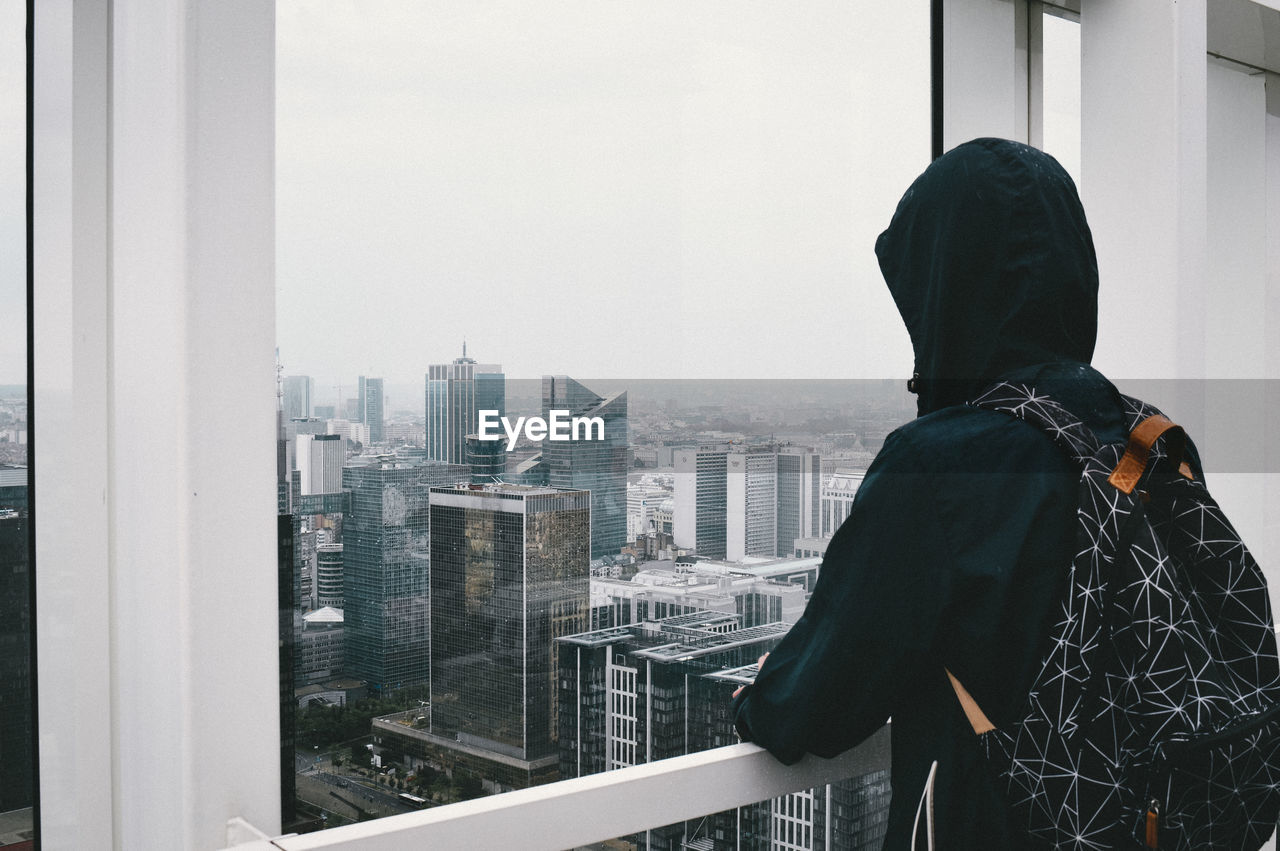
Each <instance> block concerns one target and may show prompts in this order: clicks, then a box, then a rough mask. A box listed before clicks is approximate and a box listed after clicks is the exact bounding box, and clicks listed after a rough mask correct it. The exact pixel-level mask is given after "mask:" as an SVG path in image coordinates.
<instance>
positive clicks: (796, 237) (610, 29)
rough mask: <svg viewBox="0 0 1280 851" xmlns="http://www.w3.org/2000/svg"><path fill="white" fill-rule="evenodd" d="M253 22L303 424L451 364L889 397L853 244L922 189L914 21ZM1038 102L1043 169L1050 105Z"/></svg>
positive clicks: (13, 62)
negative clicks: (272, 93) (339, 399)
mask: <svg viewBox="0 0 1280 851" xmlns="http://www.w3.org/2000/svg"><path fill="white" fill-rule="evenodd" d="M277 9H278V56H277V61H278V66H277V68H278V70H277V82H276V85H277V104H278V113H277V156H276V162H277V175H278V185H277V189H278V194H277V213H278V215H277V244H278V261H279V262H278V266H277V276H278V301H277V316H278V320H277V326H278V329H279V343H280V348H281V359H282V361H283V363H284V365H285V371H286V373H307V374H311V375H313V376H315V377H316V378H317V385H318V386H317V391H318V393H317V395H318V396H319V397H321V399H324V398H325V397H327V396H329V395H330V391H331V388H332V385H333V384H336V383H338V382H342V383H343V384H344V385H350V386H354V378H355V376H356V375H359V374H365V375H382V376H385V377H386V378H387V379H388V380H389V381H390V382H392V383H406V384H408V383H415V382H419V381H421V376H422V373H423V372H424V370H425V367H426V366H427V365H428V364H430V363H439V362H443V361H447V360H449V359H451V358H453V357H456V356H457V355H458V354H459V353H460V349H461V344H462V339H463V338H464V337H465V338H466V339H467V341H468V347H469V353H470V354H472V355H473V356H475V357H477V358H478V359H480V360H481V361H486V362H499V363H502V364H503V365H504V367H505V368H506V370H507V373H508V374H509V375H513V376H517V377H534V376H537V375H540V374H542V373H545V372H556V373H570V374H576V375H580V376H611V377H644V378H686V377H697V378H708V377H715V378H723V377H752V378H778V377H789V376H800V377H809V378H847V377H855V378H856V377H873V378H881V377H899V376H906V375H907V374H908V373H909V372H910V366H911V356H910V345H909V342H908V340H907V336H906V333H905V331H904V330H903V329H902V327H901V323H900V322H899V320H898V317H897V314H896V312H895V311H894V309H893V306H892V302H891V300H890V298H889V296H888V293H887V291H886V290H885V288H884V285H883V283H882V281H881V279H880V274H879V271H878V269H877V267H876V264H875V257H874V253H873V250H872V246H873V244H874V241H875V237H876V235H877V234H879V232H880V231H881V230H882V229H883V228H884V226H885V225H886V224H887V223H888V220H889V217H890V215H891V213H892V211H893V207H894V205H895V204H896V202H897V199H898V198H899V197H900V195H901V193H902V191H903V189H905V187H906V186H907V185H908V184H909V183H910V181H911V180H912V179H913V178H914V177H915V175H916V174H918V173H919V171H920V170H921V169H923V167H924V166H925V165H926V164H927V161H928V155H929V121H928V118H929V75H928V44H929V42H928V4H927V3H924V2H915V3H910V4H884V3H878V2H870V0H865V2H858V3H851V2H848V0H831V2H822V0H808V2H806V3H804V4H801V5H794V4H764V3H743V2H738V0H734V2H719V1H718V0H715V1H713V0H699V2H696V3H690V2H687V1H686V0H679V2H670V0H650V2H644V3H641V2H625V3H624V2H613V3H602V2H594V1H593V2H578V3H570V2H566V3H556V4H547V3H527V2H526V3H510V2H492V3H486V4H483V5H481V4H474V3H469V2H461V0H450V2H436V3H429V2H424V0H402V1H401V2H391V1H390V0H383V2H368V0H362V2H341V0H323V2H317V0H279V2H278V3H277ZM22 16H23V8H22V3H21V2H19V0H0V20H3V22H4V26H3V34H2V35H0V38H3V39H5V41H4V43H3V44H0V128H3V130H2V131H0V256H3V257H4V258H5V262H4V263H3V264H2V268H0V305H3V310H0V384H4V383H21V382H22V381H23V380H24V374H25V337H24V322H23V310H22V305H23V292H24V270H23V266H22V263H21V258H22V256H23V255H22V251H23V233H24V231H23V203H22V200H23V168H24V164H23V138H22V134H21V127H22V92H23V85H22V81H23V63H22V53H23V51H22ZM1050 26H1052V23H1051V24H1050ZM1063 26H1065V27H1066V31H1067V32H1070V31H1071V27H1072V25H1063ZM1054 43H1055V42H1053V40H1052V38H1051V33H1050V32H1049V31H1048V30H1047V32H1046V65H1047V66H1054V67H1056V62H1057V60H1055V59H1054V57H1053V55H1052V53H1053V46H1054ZM1058 43H1059V44H1060V42H1058ZM1065 48H1066V55H1067V56H1068V57H1069V55H1070V53H1071V51H1072V50H1074V51H1075V52H1076V55H1077V56H1078V50H1079V48H1078V41H1076V42H1075V43H1074V46H1073V44H1072V42H1071V40H1070V39H1068V40H1067V42H1066V44H1065ZM1069 65H1070V63H1068V66H1069ZM1045 76H1046V81H1047V84H1046V91H1045V102H1046V132H1047V134H1048V133H1049V132H1051V131H1052V130H1053V127H1054V126H1056V125H1055V121H1057V123H1058V124H1065V126H1066V128H1067V132H1066V134H1065V137H1066V139H1067V140H1068V142H1069V141H1070V138H1071V133H1072V132H1073V131H1074V132H1077V133H1078V129H1076V128H1078V124H1077V125H1075V127H1073V121H1078V119H1075V118H1074V116H1078V109H1079V107H1078V89H1077V88H1076V86H1077V85H1078V83H1075V82H1074V81H1073V80H1070V79H1067V80H1064V83H1065V85H1061V86H1057V87H1055V86H1054V81H1057V80H1062V79H1063V78H1062V75H1061V73H1059V72H1056V71H1051V70H1047V71H1046V75H1045ZM1064 93H1065V96H1064ZM1055 116H1056V118H1055ZM1047 140H1048V136H1047ZM1063 144H1064V143H1062V142H1059V143H1058V147H1059V148H1061V147H1062V146H1063ZM1047 147H1049V149H1050V150H1051V151H1055V152H1056V153H1058V154H1059V155H1060V156H1061V157H1062V158H1063V160H1064V164H1067V165H1068V167H1069V168H1071V169H1072V170H1073V171H1075V170H1076V169H1075V168H1074V162H1072V159H1073V157H1074V159H1075V160H1076V161H1078V143H1076V145H1075V148H1076V150H1074V151H1072V150H1070V147H1071V145H1070V144H1066V147H1067V148H1068V150H1066V151H1065V152H1064V151H1062V150H1056V149H1055V146H1054V144H1048V145H1047ZM344 395H345V394H344Z"/></svg>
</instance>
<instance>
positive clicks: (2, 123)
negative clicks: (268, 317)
mask: <svg viewBox="0 0 1280 851" xmlns="http://www.w3.org/2000/svg"><path fill="white" fill-rule="evenodd" d="M25 28H26V8H25V5H24V4H23V3H21V2H18V0H2V2H0V40H2V45H0V257H3V258H4V262H3V263H0V845H9V844H18V843H22V842H27V841H31V840H32V839H33V836H34V826H33V822H32V808H33V806H34V804H35V762H34V753H35V735H34V731H35V727H34V724H33V722H32V707H33V692H32V683H33V681H34V678H33V671H32V661H31V647H32V645H31V608H30V603H31V583H32V574H31V567H32V565H31V557H30V552H31V547H30V528H31V514H30V505H31V502H30V498H29V493H30V481H29V477H28V474H27V473H28V467H27V442H28V436H29V431H28V427H27V422H28V411H27V399H28V395H27V271H26V267H27V264H26V256H27V245H26V236H27V218H26V208H25V203H24V199H25V198H26V134H25V132H24V128H25V127H26V125H27V119H26V55H27V50H26V44H25Z"/></svg>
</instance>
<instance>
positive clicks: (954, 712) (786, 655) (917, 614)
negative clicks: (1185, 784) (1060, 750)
mask: <svg viewBox="0 0 1280 851" xmlns="http://www.w3.org/2000/svg"><path fill="white" fill-rule="evenodd" d="M876 254H877V256H878V258H879V262H880V268H881V271H882V272H883V274H884V278H885V281H886V282H887V283H888V285H889V289H890V291H891V293H892V294H893V298H894V300H895V302H896V303H897V306H898V310H899V312H900V313H901V314H902V318H903V320H904V321H905V323H906V326H907V329H908V331H909V332H910V336H911V343H912V347H913V349H914V353H915V377H914V378H913V379H912V381H911V387H912V389H913V390H914V392H916V394H917V396H918V417H917V419H915V420H914V421H912V422H911V423H909V424H907V425H905V426H903V427H901V428H899V429H898V430H896V431H894V432H893V433H892V434H890V435H889V437H888V438H886V440H885V443H884V447H883V448H882V449H881V451H880V453H879V454H878V455H877V456H876V459H875V461H874V463H873V464H872V465H871V467H870V469H868V470H867V474H866V477H865V479H864V480H863V483H862V485H861V487H860V488H859V490H858V494H857V497H856V498H855V500H854V504H853V510H852V513H851V514H850V515H849V517H848V519H847V520H846V521H845V523H844V524H843V525H842V526H841V527H840V529H839V530H838V531H837V532H836V534H835V535H834V536H833V537H832V539H831V542H830V544H829V546H828V548H827V552H826V556H825V558H824V559H823V562H822V568H821V572H820V575H819V579H818V583H817V585H816V587H815V588H814V592H813V596H812V598H811V599H810V601H809V604H808V607H807V608H806V610H805V613H804V616H803V617H802V618H801V619H800V620H799V622H798V623H796V625H795V626H794V627H793V628H792V629H791V631H790V632H789V633H788V634H787V635H786V637H785V638H784V639H783V640H782V641H781V642H780V644H779V645H778V647H777V649H776V650H774V651H773V653H771V654H770V655H769V656H768V657H767V659H766V660H765V661H764V664H763V665H762V667H761V669H760V672H759V674H758V676H757V677H756V680H755V682H754V684H753V685H750V686H747V687H746V688H744V689H742V690H740V692H739V693H738V694H737V695H736V696H735V698H734V710H735V717H736V724H737V728H738V732H739V735H740V736H741V737H742V738H743V739H744V740H746V741H755V742H757V743H759V744H760V745H762V746H764V747H765V748H767V749H768V750H769V751H771V752H772V753H773V754H774V755H775V756H777V757H778V758H779V759H780V760H781V761H783V762H785V763H792V762H795V761H796V760H798V759H800V757H802V756H803V755H804V754H806V753H812V754H816V755H818V756H821V757H831V756H835V755H836V754H838V753H841V752H843V751H845V750H847V749H849V748H850V747H852V746H854V745H856V744H858V743H859V742H861V741H862V740H863V739H866V738H867V737H868V736H870V735H871V734H872V733H874V732H875V731H876V730H877V729H878V728H879V727H880V726H881V725H883V724H884V723H885V722H886V721H887V720H888V719H889V718H890V716H892V719H893V723H892V727H891V735H892V786H893V797H892V803H891V805H890V813H889V824H888V828H887V830H888V833H887V838H886V842H885V847H886V848H892V849H900V848H908V847H910V845H911V840H912V832H913V822H914V820H915V816H916V809H917V805H918V804H919V802H920V800H921V796H922V792H923V790H924V787H925V783H926V779H927V777H928V774H929V771H930V767H931V765H932V764H933V763H934V761H937V764H938V767H937V776H936V781H935V785H934V794H935V799H934V813H935V837H936V844H937V847H938V848H947V849H963V848H983V849H998V848H1025V847H1027V846H1028V844H1029V843H1028V841H1027V837H1026V836H1025V835H1023V834H1019V832H1018V831H1017V830H1016V829H1015V828H1014V826H1012V825H1011V824H1010V823H1009V820H1008V817H1007V813H1006V805H1005V802H1004V800H1003V797H1002V793H1001V792H1000V791H999V790H998V789H997V787H996V786H995V784H994V783H993V779H992V776H991V771H990V770H989V769H988V767H987V766H986V765H985V764H984V763H983V761H982V760H983V757H982V754H981V753H980V751H979V748H978V744H977V738H976V736H975V734H974V732H973V729H972V727H971V725H970V722H969V721H968V719H967V718H966V716H965V713H964V711H963V709H962V708H961V705H960V702H959V700H958V699H957V696H956V693H955V691H954V690H953V688H952V686H951V684H950V682H949V680H948V678H947V674H946V671H947V670H950V671H951V672H952V673H953V674H954V675H955V677H956V678H957V679H958V680H959V682H960V683H962V684H963V685H964V686H965V687H966V688H967V690H968V691H969V693H970V694H971V695H972V696H973V698H974V700H975V701H976V702H977V704H978V706H979V707H981V709H982V710H983V712H984V713H985V714H986V716H987V717H988V718H989V719H990V720H991V722H992V723H994V724H996V725H997V726H999V725H1001V724H1007V723H1009V722H1012V721H1014V720H1016V716H1017V714H1018V712H1019V709H1020V705H1021V703H1022V701H1023V700H1024V699H1025V697H1026V695H1027V692H1028V690H1029V689H1030V687H1031V683H1032V680H1033V678H1034V677H1035V675H1036V673H1037V671H1038V669H1039V666H1040V662H1041V660H1042V658H1043V657H1044V653H1045V650H1046V648H1045V647H1044V643H1045V640H1046V636H1047V633H1048V629H1049V626H1050V620H1051V618H1052V614H1053V610H1054V606H1055V603H1057V602H1058V601H1059V600H1060V598H1061V595H1062V594H1063V593H1065V590H1066V585H1065V581H1066V578H1067V569H1068V567H1069V565H1070V561H1071V557H1072V555H1073V554H1074V546H1073V545H1074V541H1075V532H1076V508H1077V505H1076V492H1077V491H1076V488H1077V484H1078V482H1079V476H1080V471H1079V469H1078V468H1076V467H1075V465H1074V464H1073V463H1072V462H1071V461H1070V459H1068V458H1067V456H1066V455H1065V454H1064V453H1063V452H1062V450H1060V449H1058V448H1057V447H1056V446H1055V445H1054V444H1053V442H1052V440H1051V439H1050V438H1049V437H1048V436H1046V435H1045V434H1044V433H1042V432H1041V431H1040V430H1039V429H1037V428H1036V427H1034V426H1032V425H1029V424H1028V423H1024V422H1022V421H1020V420H1018V419H1015V418H1013V417H1010V416H1007V415H1005V414H1002V413H998V412H994V411H989V410H983V409H979V408H975V407H971V406H967V405H966V404H965V403H966V401H968V400H970V399H973V398H975V397H976V396H977V395H979V394H980V392H981V391H982V390H984V389H985V388H986V387H988V386H989V385H991V384H992V383H994V382H995V381H997V380H1000V379H1003V380H1013V381H1017V382H1022V383H1026V384H1030V385H1032V386H1034V387H1036V388H1037V390H1038V391H1040V392H1043V393H1045V394H1047V395H1049V396H1051V397H1053V398H1054V399H1056V400H1057V401H1058V402H1060V403H1061V404H1062V405H1063V406H1065V407H1066V408H1067V409H1068V410H1070V411H1072V412H1073V413H1075V414H1076V415H1077V416H1079V417H1081V418H1082V419H1083V421H1084V422H1085V423H1086V424H1087V425H1088V427H1089V428H1090V429H1092V430H1093V432H1094V433H1095V434H1096V435H1097V436H1098V438H1099V439H1100V440H1103V441H1123V440H1125V439H1126V437H1127V434H1126V431H1125V425H1124V422H1125V421H1124V416H1123V407H1122V403H1121V401H1120V399H1119V396H1118V393H1117V391H1116V389H1115V388H1114V387H1113V386H1112V385H1111V383H1110V382H1108V381H1107V379H1106V378H1104V377H1103V376H1102V375H1101V374H1099V373H1098V372H1096V371H1095V370H1094V369H1092V368H1091V367H1090V366H1089V361H1090V358H1091V357H1092V355H1093V348H1094V340H1095V336H1096V326H1097V291H1098V270H1097V258H1096V256H1095V253H1094V248H1093V239H1092V236H1091V235H1090V232H1089V226H1088V224H1087V223H1086V221H1085V215H1084V210H1083V208H1082V207H1081V204H1080V199H1079V196H1078V195H1077V193H1076V188H1075V185H1074V184H1073V183H1072V181H1071V178H1070V177H1069V176H1068V175H1067V173H1066V172H1065V171H1064V170H1063V168H1062V167H1061V166H1060V165H1059V164H1058V162H1057V161H1056V160H1054V159H1053V158H1052V157H1051V156H1049V155H1047V154H1045V153H1043V152H1041V151H1038V150H1036V149H1034V148H1031V147H1028V146H1026V145H1022V144H1018V143H1016V142H1011V141H1007V140H1000V139H977V140H974V141H972V142H968V143H966V144H963V145H960V146H959V147H957V148H955V149H954V150H952V151H950V152H949V153H947V154H946V155H945V156H942V157H940V158H938V159H937V160H935V161H934V162H933V164H932V165H930V166H929V168H928V169H926V170H925V172H924V173H923V174H922V175H921V176H920V177H919V178H918V179H917V180H916V181H915V182H914V183H913V184H912V185H911V187H910V188H909V189H908V190H907V192H906V194H905V195H904V196H903V198H902V200H901V202H900V203H899V204H898V207H897V210H896V212H895V213H894V216H893V219H892V221H891V223H890V224H889V227H888V229H887V230H886V231H885V232H884V233H883V234H881V236H880V238H879V240H878V241H877V242H876ZM921 847H923V846H921Z"/></svg>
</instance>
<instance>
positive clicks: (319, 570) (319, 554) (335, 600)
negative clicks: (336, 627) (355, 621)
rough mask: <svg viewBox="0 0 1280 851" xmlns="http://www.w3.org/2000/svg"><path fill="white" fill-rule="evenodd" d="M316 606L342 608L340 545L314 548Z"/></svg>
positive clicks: (321, 545)
mask: <svg viewBox="0 0 1280 851" xmlns="http://www.w3.org/2000/svg"><path fill="white" fill-rule="evenodd" d="M316 605H317V606H319V607H325V606H328V607H330V608H334V609H341V608H342V544H319V545H317V546H316Z"/></svg>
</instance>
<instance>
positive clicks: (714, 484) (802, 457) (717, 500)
mask: <svg viewBox="0 0 1280 851" xmlns="http://www.w3.org/2000/svg"><path fill="white" fill-rule="evenodd" d="M672 460H673V461H674V465H675V469H676V475H675V511H674V514H673V523H672V531H673V535H674V539H675V543H676V545H677V546H679V547H685V548H690V549H693V550H694V551H696V552H697V553H698V554H700V555H703V556H706V557H708V558H728V559H730V560H733V561H740V560H742V559H744V558H749V557H750V558H777V557H782V556H787V555H790V554H791V553H792V551H793V549H794V545H795V539H796V538H801V537H807V536H810V535H814V534H817V523H818V520H819V501H820V497H821V488H820V485H821V481H822V475H821V471H822V458H821V456H819V455H818V454H817V453H815V452H813V450H811V449H808V448H805V447H799V446H790V445H786V446H778V445H776V444H764V445H759V446H742V445H737V444H735V445H726V444H719V445H709V446H697V447H682V448H679V449H676V450H675V452H674V453H673V459H672Z"/></svg>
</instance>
